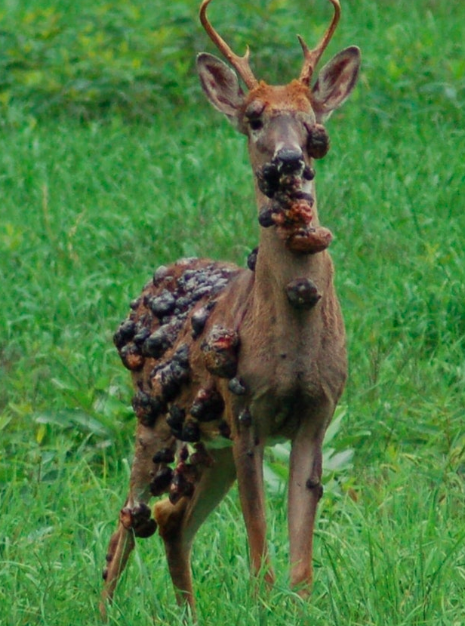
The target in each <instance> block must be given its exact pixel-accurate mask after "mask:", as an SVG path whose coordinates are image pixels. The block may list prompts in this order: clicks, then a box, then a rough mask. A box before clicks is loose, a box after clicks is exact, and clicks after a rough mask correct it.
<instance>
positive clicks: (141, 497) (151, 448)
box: [100, 423, 175, 616]
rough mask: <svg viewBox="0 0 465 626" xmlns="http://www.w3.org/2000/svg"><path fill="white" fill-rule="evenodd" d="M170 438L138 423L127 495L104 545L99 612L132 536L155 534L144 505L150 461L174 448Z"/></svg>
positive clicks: (166, 432) (151, 472) (123, 562)
mask: <svg viewBox="0 0 465 626" xmlns="http://www.w3.org/2000/svg"><path fill="white" fill-rule="evenodd" d="M174 445H175V442H174V438H173V436H172V435H171V433H170V432H169V430H168V429H165V428H159V429H157V428H156V427H147V426H144V425H143V424H141V423H139V424H138V426H137V431H136V450H135V455H134V461H133V464H132V468H131V477H130V482H129V494H128V496H127V499H126V501H125V504H124V507H123V508H122V509H121V511H120V515H119V522H118V528H117V530H116V531H115V532H114V533H113V535H112V536H111V539H110V543H109V545H108V551H107V556H106V561H107V564H106V567H105V569H104V572H103V578H104V580H105V585H104V589H103V593H102V603H101V605H100V610H101V613H102V615H103V616H105V614H106V602H107V601H111V600H112V598H113V594H114V591H115V588H116V585H117V583H118V579H119V577H120V576H121V573H122V572H123V570H124V568H125V566H126V563H127V561H128V558H129V555H130V554H131V552H132V550H133V549H134V546H135V538H136V537H141V538H145V537H150V536H151V535H153V533H154V532H155V531H156V527H157V526H156V522H155V520H154V519H153V518H151V511H150V508H149V506H148V502H149V501H150V498H151V493H150V483H151V482H152V480H153V476H154V473H155V471H156V470H157V466H156V465H155V464H154V462H153V457H154V455H155V453H156V452H159V451H160V450H163V449H165V448H170V447H171V448H174Z"/></svg>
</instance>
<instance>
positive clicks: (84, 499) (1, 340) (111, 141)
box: [0, 0, 465, 626]
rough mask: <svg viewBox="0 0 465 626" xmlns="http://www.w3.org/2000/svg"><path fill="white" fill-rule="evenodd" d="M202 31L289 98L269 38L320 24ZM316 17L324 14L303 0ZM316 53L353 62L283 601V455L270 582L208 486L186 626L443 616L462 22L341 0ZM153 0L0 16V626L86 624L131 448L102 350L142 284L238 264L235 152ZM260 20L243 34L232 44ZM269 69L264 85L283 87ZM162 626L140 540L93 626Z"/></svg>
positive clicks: (460, 466) (157, 557)
mask: <svg viewBox="0 0 465 626" xmlns="http://www.w3.org/2000/svg"><path fill="white" fill-rule="evenodd" d="M217 3H218V5H219V4H221V2H220V0H217V2H215V3H214V4H213V5H212V10H211V12H212V19H215V24H218V27H219V28H220V29H221V32H222V33H224V35H225V37H227V38H228V40H229V41H231V42H233V45H234V47H235V48H237V49H238V50H241V49H242V48H243V47H244V46H245V44H246V43H247V42H249V43H250V44H251V48H252V63H253V64H254V67H255V68H256V71H257V74H259V75H260V76H263V77H264V78H266V79H267V80H270V81H277V80H279V81H282V80H285V81H287V80H289V79H290V78H291V76H292V74H296V73H297V71H298V70H299V68H300V63H301V58H300V53H299V48H298V43H297V41H296V39H295V34H296V33H297V32H300V33H301V34H303V35H304V36H305V38H306V40H307V41H308V42H309V43H310V44H311V43H313V41H315V40H316V39H317V37H318V36H319V35H320V34H321V32H322V30H323V28H324V25H325V24H326V21H327V19H328V16H329V11H330V9H329V8H328V6H325V3H324V2H323V1H321V2H312V3H310V5H309V3H308V2H304V1H303V0H295V2H290V0H273V1H265V0H263V1H262V0H257V2H254V3H248V2H245V0H239V1H238V2H235V3H234V5H233V6H232V5H231V6H230V7H228V11H225V10H224V9H222V7H220V6H215V5H216V4H217ZM326 4H328V3H326ZM343 10H344V13H343V20H342V23H341V27H340V29H339V30H338V31H337V34H336V36H335V40H334V41H333V42H332V44H331V46H330V50H329V52H328V54H327V55H326V58H328V57H329V56H330V55H331V53H335V52H336V51H337V50H338V49H340V48H342V47H344V46H345V45H349V44H352V43H357V44H359V45H360V46H361V48H362V52H363V58H364V62H363V71H362V75H361V80H360V84H359V86H358V87H357V89H356V92H355V93H354V95H353V97H352V99H351V101H350V102H348V103H347V104H346V105H345V106H344V108H343V109H342V110H341V111H340V112H338V113H336V114H335V116H334V119H332V120H331V121H330V122H329V123H328V125H327V126H328V131H329V134H330V137H331V140H332V150H331V151H330V153H329V154H328V156H327V157H326V158H325V159H324V160H323V161H322V162H319V163H318V164H317V186H318V191H319V205H320V214H321V217H322V221H323V224H324V225H325V226H328V227H329V228H331V230H332V231H333V232H334V234H335V241H334V243H333V245H332V254H333V257H334V260H335V264H336V270H337V286H338V292H339V295H340V299H341V302H342V306H343V310H344V314H345V319H346V325H347V331H348V344H349V356H350V379H349V383H348V386H347V390H346V393H345V395H344V398H343V401H342V404H341V407H340V408H339V410H338V414H337V421H336V422H335V426H334V427H333V430H332V432H331V437H332V438H331V440H330V441H328V442H327V444H326V449H325V456H326V466H327V472H326V475H325V482H326V488H327V489H326V492H327V495H326V497H325V498H324V499H323V500H322V503H321V506H320V513H319V519H318V524H317V532H316V541H315V544H316V545H315V570H316V572H315V586H314V593H313V596H312V598H311V600H309V601H308V602H302V601H301V600H299V599H298V598H297V597H295V595H294V594H293V593H292V592H291V591H290V590H289V587H288V580H287V574H286V572H287V536H286V535H287V533H286V514H285V510H286V504H285V500H286V490H285V479H286V470H285V465H284V464H283V462H282V460H283V458H284V457H285V455H286V450H285V449H284V450H283V449H279V448H278V449H277V450H276V451H275V452H274V453H272V455H271V456H270V457H269V459H268V464H267V478H268V491H269V493H268V509H269V515H268V517H269V538H270V543H271V546H272V558H273V561H274V563H275V565H276V570H277V579H278V580H277V585H276V587H275V589H274V590H273V591H272V592H271V594H268V595H267V594H265V593H261V594H259V599H258V601H257V599H256V598H255V597H254V594H253V593H252V591H251V588H250V584H249V577H248V567H249V566H248V557H247V547H246V540H245V530H244V528H243V523H242V520H241V515H240V510H239V506H238V500H237V495H236V492H235V490H234V489H233V490H232V492H231V494H230V496H228V497H227V498H226V501H225V502H224V503H223V504H222V505H221V506H220V507H219V509H218V510H217V511H216V512H215V513H214V514H213V515H212V516H211V517H210V519H209V520H208V521H207V522H206V523H205V525H204V527H202V529H201V531H200V532H199V536H198V539H197V542H196V544H195V549H194V558H193V568H194V578H195V581H196V595H197V601H198V607H199V622H200V623H201V624H205V625H206V626H213V625H214V626H217V624H219V623H227V624H231V625H234V624H241V625H243V624H246V625H247V626H249V625H250V626H252V625H255V624H260V625H261V626H262V625H263V626H264V625H270V626H271V625H273V626H274V625H276V626H278V625H279V626H281V625H282V626H284V625H286V626H287V625H288V624H303V625H304V626H306V625H307V624H308V625H310V624H311V625H312V626H328V624H331V625H334V626H339V625H342V624H344V626H348V625H350V626H362V625H363V626H413V625H415V626H462V624H463V623H465V608H464V604H463V590H464V586H465V547H464V541H465V522H464V515H463V511H464V506H465V488H464V473H465V434H464V427H463V423H464V409H465V406H464V405H465V402H464V398H465V358H464V357H465V345H464V342H465V266H464V244H463V233H464V232H465V212H464V210H463V205H464V189H465V163H464V158H463V155H464V153H465V128H464V124H463V119H464V104H465V103H464V98H465V60H464V59H465V55H464V44H463V35H462V31H463V26H462V24H463V23H464V20H465V5H464V4H463V3H462V2H460V0H456V1H455V2H454V1H452V2H451V1H446V0H412V2H409V3H403V4H400V3H397V2H392V1H391V0H382V1H379V2H376V3H375V2H368V0H361V1H360V2H355V1H350V0H345V1H344V2H343ZM196 13H197V7H196V4H195V3H192V2H189V3H187V2H182V1H181V0H175V1H173V2H172V3H170V4H168V5H167V4H165V5H161V4H160V3H155V4H154V5H153V6H150V5H149V4H147V3H145V2H142V0H132V1H129V0H123V1H121V2H118V3H115V2H112V1H110V2H100V1H97V2H92V3H91V2H89V1H88V0H83V1H82V2H81V3H70V2H68V0H56V2H54V3H50V2H45V0H28V2H27V3H26V2H24V1H15V2H13V0H6V1H5V2H4V3H3V4H2V7H1V8H0V103H1V104H0V107H1V123H0V198H1V202H0V277H1V285H2V288H1V294H2V306H1V307H0V330H1V334H0V355H1V359H0V381H1V383H0V436H1V439H0V515H1V517H0V519H1V522H0V616H1V617H0V623H1V624H2V625H3V624H5V626H10V625H11V626H23V625H24V626H26V625H27V626H31V625H35V624H37V625H39V624H40V625H46V626H59V625H60V626H61V625H63V626H68V625H69V624H70V623H71V622H73V623H76V624H86V625H87V624H97V623H99V617H98V611H97V605H98V595H99V591H100V586H101V581H100V578H99V572H100V569H101V568H102V566H103V563H104V555H105V550H106V545H107V542H108V538H109V535H110V533H111V532H112V530H113V528H114V523H115V519H116V517H117V513H118V510H119V508H120V506H121V505H122V502H123V499H124V495H125V490H126V485H127V479H128V473H129V466H130V462H131V455H132V431H133V428H134V418H133V416H132V411H131V409H130V398H131V390H130V383H129V376H128V374H127V372H126V371H125V370H124V368H122V366H121V364H120V362H119V359H118V356H117V354H116V351H115V349H114V348H113V345H112V340H111V338H112V334H113V332H114V330H115V328H116V327H117V325H118V323H119V322H120V321H121V320H122V319H123V318H124V316H125V315H126V313H127V309H128V304H129V302H130V300H131V299H132V298H133V297H134V296H136V295H137V294H138V293H139V291H140V289H141V287H142V285H143V284H144V283H145V282H146V281H147V280H148V279H149V278H150V276H151V274H152V272H153V270H154V269H155V268H156V267H157V266H158V265H160V264H162V263H168V262H170V261H172V260H174V259H176V258H178V257H180V256H191V255H196V256H208V257H211V258H214V259H219V258H223V259H229V260H232V261H235V262H237V263H239V264H241V265H243V264H244V263H245V259H246V256H247V254H248V252H249V251H250V249H251V248H253V247H254V246H255V245H256V242H257V234H258V225H257V223H256V219H255V207H254V199H253V189H252V176H251V173H250V167H249V165H248V163H247V153H246V147H245V145H244V138H243V137H241V136H238V135H236V133H235V131H234V129H232V128H231V127H229V126H228V125H227V123H226V122H225V121H222V120H221V119H220V118H219V116H218V115H216V114H215V113H214V112H213V111H211V110H210V108H209V106H208V104H207V103H206V102H205V101H204V99H203V97H202V95H201V93H200V89H199V88H198V86H197V82H196V77H195V76H194V72H193V63H194V59H195V53H196V52H198V51H200V50H204V49H207V50H212V48H211V47H210V45H209V44H208V43H206V36H205V35H204V34H203V33H202V31H201V30H200V28H199V27H198V25H197V18H196ZM259 26H260V27H259ZM291 68H292V70H291ZM154 617H156V623H160V624H181V623H182V613H181V611H180V610H179V609H178V608H177V607H176V606H175V604H174V594H173V592H172V589H171V586H170V581H169V576H168V573H167V568H166V565H165V562H164V557H163V551H162V546H161V542H160V540H159V538H158V537H156V536H155V537H154V538H153V539H151V540H148V541H146V542H144V541H140V542H139V543H138V546H137V549H136V551H135V555H134V558H133V559H132V561H131V564H130V566H129V568H128V570H127V573H126V575H125V576H124V577H123V580H122V583H121V585H120V586H119V588H118V592H117V596H116V603H115V606H114V608H113V610H112V612H111V615H110V623H111V624H115V625H121V626H123V625H126V624H138V625H141V626H143V625H145V624H151V623H153V622H152V620H153V618H154Z"/></svg>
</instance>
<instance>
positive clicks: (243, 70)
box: [200, 0, 337, 89]
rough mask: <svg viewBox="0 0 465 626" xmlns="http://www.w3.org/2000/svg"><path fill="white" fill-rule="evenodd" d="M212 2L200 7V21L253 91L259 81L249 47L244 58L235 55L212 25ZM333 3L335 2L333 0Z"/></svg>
mask: <svg viewBox="0 0 465 626" xmlns="http://www.w3.org/2000/svg"><path fill="white" fill-rule="evenodd" d="M335 1H337V0H335ZM210 2H211V0H203V2H202V4H201V6H200V21H201V22H202V26H203V27H204V28H205V30H206V32H207V35H208V36H209V37H210V39H211V40H212V41H213V43H214V44H215V46H216V47H217V48H218V50H219V51H220V52H221V53H222V54H223V55H224V56H225V57H226V58H227V59H228V61H229V62H230V63H231V65H232V66H233V67H235V68H236V70H237V71H238V73H239V76H240V77H241V78H242V80H243V81H244V83H245V84H246V85H247V87H248V88H249V89H253V88H254V87H256V86H257V84H258V80H257V79H256V78H255V76H254V75H253V72H252V70H251V69H250V65H249V56H250V50H249V47H248V46H247V50H246V53H245V54H244V56H243V57H240V56H238V55H237V54H234V52H233V51H232V50H231V48H230V47H229V46H228V44H227V43H226V42H225V41H224V39H222V37H220V35H218V33H217V32H216V30H215V29H214V28H213V26H212V25H211V24H210V22H209V20H208V18H207V7H208V5H209V4H210ZM331 2H333V0H331Z"/></svg>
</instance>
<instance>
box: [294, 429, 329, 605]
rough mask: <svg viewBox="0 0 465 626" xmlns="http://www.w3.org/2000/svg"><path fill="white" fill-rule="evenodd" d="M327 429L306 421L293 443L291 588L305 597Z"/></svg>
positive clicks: (309, 575) (309, 574)
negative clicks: (296, 589) (324, 438)
mask: <svg viewBox="0 0 465 626" xmlns="http://www.w3.org/2000/svg"><path fill="white" fill-rule="evenodd" d="M323 437H324V428H319V429H315V424H314V422H313V421H309V422H305V421H304V422H303V423H302V425H301V426H300V428H299V431H298V432H297V434H296V436H295V438H294V439H293V441H292V450H291V458H290V476H289V495H288V523H289V543H290V564H291V585H292V586H293V587H297V588H299V593H300V595H302V596H306V595H308V594H309V593H310V591H311V586H312V578H313V568H312V552H313V531H314V525H315V516H316V509H317V505H318V501H319V500H320V498H321V496H322V494H323V487H322V484H321V472H322V443H323Z"/></svg>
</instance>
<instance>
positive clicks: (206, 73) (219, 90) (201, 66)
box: [197, 52, 244, 121]
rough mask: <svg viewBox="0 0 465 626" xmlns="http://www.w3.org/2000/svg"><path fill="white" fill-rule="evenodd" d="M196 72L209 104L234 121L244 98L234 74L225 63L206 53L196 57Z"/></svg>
mask: <svg viewBox="0 0 465 626" xmlns="http://www.w3.org/2000/svg"><path fill="white" fill-rule="evenodd" d="M197 71H198V73H199V77H200V84H201V85H202V89H203V90H204V92H205V93H206V95H207V98H208V99H209V101H210V102H211V104H212V105H213V106H214V107H215V109H218V111H221V113H224V114H225V115H226V116H227V117H228V118H229V120H230V121H234V120H235V119H236V117H237V114H238V110H239V107H240V106H241V104H242V101H243V98H244V92H243V91H242V89H241V87H240V85H239V80H238V78H237V76H236V74H235V73H234V72H233V71H232V69H230V68H229V67H228V66H227V65H226V63H223V61H220V59H217V58H216V57H214V56H213V55H212V54H207V53H206V52H202V54H199V56H198V57H197Z"/></svg>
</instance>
